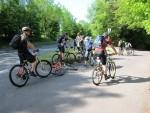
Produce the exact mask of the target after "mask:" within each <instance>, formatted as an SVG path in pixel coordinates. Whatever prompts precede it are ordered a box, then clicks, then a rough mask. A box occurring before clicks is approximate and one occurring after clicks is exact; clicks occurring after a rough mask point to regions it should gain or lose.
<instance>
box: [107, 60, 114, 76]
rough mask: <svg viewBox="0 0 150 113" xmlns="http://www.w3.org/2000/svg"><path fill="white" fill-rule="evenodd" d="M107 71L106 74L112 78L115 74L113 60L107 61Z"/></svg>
mask: <svg viewBox="0 0 150 113" xmlns="http://www.w3.org/2000/svg"><path fill="white" fill-rule="evenodd" d="M107 69H108V70H107V71H108V75H110V77H111V78H112V79H114V78H115V75H116V64H115V62H113V61H111V62H107Z"/></svg>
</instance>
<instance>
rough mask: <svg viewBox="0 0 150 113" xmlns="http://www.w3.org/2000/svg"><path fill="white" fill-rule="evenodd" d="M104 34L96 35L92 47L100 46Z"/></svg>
mask: <svg viewBox="0 0 150 113" xmlns="http://www.w3.org/2000/svg"><path fill="white" fill-rule="evenodd" d="M104 39H105V38H104V36H100V35H99V36H97V37H96V39H95V41H94V47H101V46H102V44H103V42H104Z"/></svg>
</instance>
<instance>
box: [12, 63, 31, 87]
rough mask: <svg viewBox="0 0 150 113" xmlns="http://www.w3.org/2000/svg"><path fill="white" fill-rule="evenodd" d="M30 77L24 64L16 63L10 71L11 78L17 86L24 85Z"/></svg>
mask: <svg viewBox="0 0 150 113" xmlns="http://www.w3.org/2000/svg"><path fill="white" fill-rule="evenodd" d="M28 79H29V75H28V72H27V69H26V68H25V67H24V66H22V65H14V66H13V67H12V68H11V69H10V71H9V80H10V82H11V83H12V84H13V85H14V86H16V87H23V86H25V85H26V83H27V81H28Z"/></svg>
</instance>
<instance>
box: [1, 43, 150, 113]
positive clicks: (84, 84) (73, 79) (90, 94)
mask: <svg viewBox="0 0 150 113" xmlns="http://www.w3.org/2000/svg"><path fill="white" fill-rule="evenodd" d="M54 48H55V47H52V46H46V47H43V48H41V50H42V52H46V51H49V50H53V49H54ZM113 59H114V61H115V62H116V65H117V73H116V78H115V79H114V80H111V79H110V80H107V81H105V80H103V83H102V84H101V85H100V86H95V85H94V84H93V83H92V80H91V74H92V70H93V68H92V67H90V66H86V67H85V66H84V65H82V64H75V65H76V67H77V68H78V71H71V70H70V71H67V72H66V73H65V75H64V76H61V77H55V76H53V75H50V76H49V77H48V78H45V79H40V78H38V77H37V78H34V77H30V79H29V81H28V83H27V85H26V86H25V87H22V88H17V87H14V86H13V85H12V84H11V83H10V81H9V78H8V73H9V70H10V68H11V67H12V66H13V65H14V64H16V63H18V57H17V53H16V52H15V51H12V50H1V51H0V113H150V60H149V59H150V52H149V51H136V52H135V56H114V57H113Z"/></svg>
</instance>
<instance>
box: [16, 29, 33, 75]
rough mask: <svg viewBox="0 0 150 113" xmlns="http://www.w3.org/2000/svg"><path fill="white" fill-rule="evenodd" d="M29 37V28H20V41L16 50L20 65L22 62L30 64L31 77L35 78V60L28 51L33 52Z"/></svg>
mask: <svg viewBox="0 0 150 113" xmlns="http://www.w3.org/2000/svg"><path fill="white" fill-rule="evenodd" d="M30 35H31V29H30V28H29V27H23V28H22V34H21V40H20V43H19V48H18V56H19V59H20V63H21V64H22V63H23V61H24V60H27V61H29V62H30V63H32V69H31V75H33V76H36V74H35V66H36V58H35V56H34V55H32V54H31V53H30V52H29V50H28V49H32V50H34V49H35V47H34V45H33V44H32V43H31V42H30V41H29V40H28V38H29V36H30Z"/></svg>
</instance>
